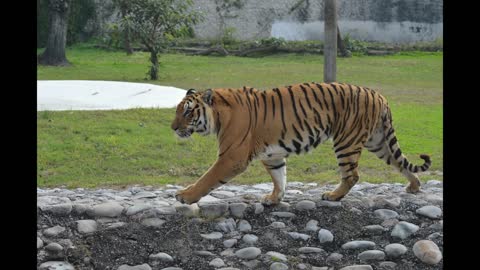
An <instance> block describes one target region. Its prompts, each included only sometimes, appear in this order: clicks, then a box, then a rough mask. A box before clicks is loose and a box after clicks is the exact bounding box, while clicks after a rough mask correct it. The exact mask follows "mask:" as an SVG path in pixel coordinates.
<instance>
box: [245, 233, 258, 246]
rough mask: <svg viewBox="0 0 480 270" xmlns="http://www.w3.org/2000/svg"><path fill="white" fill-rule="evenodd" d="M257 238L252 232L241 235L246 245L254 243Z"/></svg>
mask: <svg viewBox="0 0 480 270" xmlns="http://www.w3.org/2000/svg"><path fill="white" fill-rule="evenodd" d="M257 240H258V237H257V236H256V235H253V234H245V235H244V236H243V237H242V241H243V242H245V243H246V244H248V245H253V244H255V243H256V242H257Z"/></svg>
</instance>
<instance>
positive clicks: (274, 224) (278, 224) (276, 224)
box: [270, 221, 285, 229]
mask: <svg viewBox="0 0 480 270" xmlns="http://www.w3.org/2000/svg"><path fill="white" fill-rule="evenodd" d="M270 226H272V227H273V228H275V229H283V228H285V223H283V222H279V221H274V222H272V224H270Z"/></svg>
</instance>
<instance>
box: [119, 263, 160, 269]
mask: <svg viewBox="0 0 480 270" xmlns="http://www.w3.org/2000/svg"><path fill="white" fill-rule="evenodd" d="M117 270H152V268H151V267H150V265H148V264H146V263H144V264H140V265H135V266H130V265H127V264H123V265H120V267H118V268H117Z"/></svg>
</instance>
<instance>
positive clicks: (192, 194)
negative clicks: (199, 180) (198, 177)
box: [175, 185, 202, 204]
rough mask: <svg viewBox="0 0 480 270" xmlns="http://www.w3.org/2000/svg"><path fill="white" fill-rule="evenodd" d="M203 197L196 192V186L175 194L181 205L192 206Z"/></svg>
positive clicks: (190, 186)
mask: <svg viewBox="0 0 480 270" xmlns="http://www.w3.org/2000/svg"><path fill="white" fill-rule="evenodd" d="M201 197H202V196H199V194H198V193H197V192H196V191H195V186H194V185H189V186H187V187H186V188H184V189H182V190H179V191H177V193H176V194H175V199H177V201H179V202H181V203H185V204H192V203H196V202H198V201H199V200H200V198H201Z"/></svg>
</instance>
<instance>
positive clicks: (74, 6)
mask: <svg viewBox="0 0 480 270" xmlns="http://www.w3.org/2000/svg"><path fill="white" fill-rule="evenodd" d="M48 3H49V0H37V48H43V47H45V44H46V42H47V38H48V27H49V25H48V16H49V11H48ZM94 16H95V1H94V0H70V12H69V16H68V28H67V45H68V46H71V45H72V44H74V43H77V42H79V41H85V40H87V39H88V38H90V37H91V34H92V33H88V32H86V31H85V26H86V25H87V22H88V21H89V20H91V19H92V18H94Z"/></svg>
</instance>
